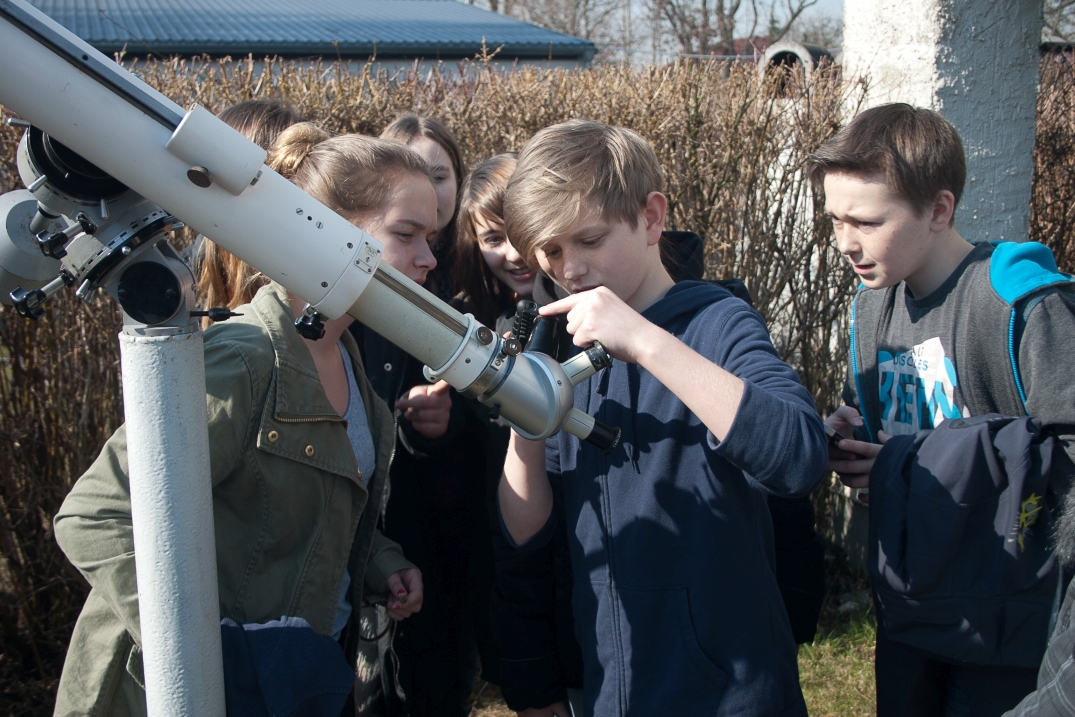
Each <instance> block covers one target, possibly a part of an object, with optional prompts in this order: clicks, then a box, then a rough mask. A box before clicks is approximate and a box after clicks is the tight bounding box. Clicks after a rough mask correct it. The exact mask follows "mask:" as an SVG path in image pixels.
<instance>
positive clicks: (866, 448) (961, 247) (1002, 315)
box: [809, 104, 1075, 717]
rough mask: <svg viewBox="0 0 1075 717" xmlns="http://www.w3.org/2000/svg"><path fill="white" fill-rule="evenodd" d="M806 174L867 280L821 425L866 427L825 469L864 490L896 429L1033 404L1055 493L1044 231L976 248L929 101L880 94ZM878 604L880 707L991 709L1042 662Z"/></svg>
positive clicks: (956, 158) (1068, 335) (1072, 332)
mask: <svg viewBox="0 0 1075 717" xmlns="http://www.w3.org/2000/svg"><path fill="white" fill-rule="evenodd" d="M809 173H810V178H811V180H812V181H813V183H814V185H815V186H816V187H818V188H819V189H822V188H823V190H824V194H825V207H826V211H827V212H828V214H829V216H830V217H831V219H832V222H833V229H834V233H835V235H836V242H837V245H838V247H839V249H840V252H841V253H842V254H843V255H844V256H845V257H846V258H847V260H848V261H849V262H850V263H851V264H852V266H853V268H854V270H855V273H856V274H858V276H859V278H860V279H861V281H862V285H863V286H862V288H861V289H860V291H859V293H858V295H857V296H856V297H855V303H854V306H853V309H852V317H851V325H852V329H851V331H852V333H851V343H852V346H851V352H850V353H851V356H850V364H851V365H850V367H849V372H848V382H847V384H846V385H845V389H844V402H845V404H846V405H845V406H843V407H841V408H840V409H838V410H837V412H836V413H835V414H834V415H833V416H830V417H829V419H828V421H827V423H828V424H829V425H830V426H831V427H832V428H834V429H836V430H837V431H838V432H840V433H841V434H842V435H847V436H849V435H851V434H852V432H854V433H855V435H856V437H858V438H865V439H868V440H855V439H843V440H840V441H838V443H837V444H836V445H834V446H832V447H831V448H830V461H829V468H830V469H831V470H833V471H835V472H836V473H837V474H838V475H839V476H840V478H841V480H842V481H843V482H844V484H845V485H848V486H850V487H852V488H860V489H862V488H867V487H868V486H869V482H870V473H871V470H872V469H873V465H874V460H875V459H876V457H877V455H878V454H879V453H880V450H881V445H882V444H883V443H885V442H886V441H887V440H888V438H889V437H891V436H892V435H906V434H913V433H915V432H917V431H920V430H923V429H931V428H935V427H936V426H938V425H939V424H940V423H941V422H942V421H944V420H946V419H956V418H964V417H969V416H971V415H981V414H984V413H1001V414H1005V415H1012V416H1022V415H1030V416H1033V417H1035V418H1038V419H1040V420H1041V422H1042V423H1043V425H1044V427H1045V429H1046V430H1048V431H1050V432H1052V433H1053V434H1054V435H1056V436H1057V438H1058V441H1057V448H1056V450H1055V451H1054V457H1053V470H1052V472H1051V473H1050V475H1049V481H1050V489H1051V491H1050V492H1053V493H1056V494H1059V493H1062V492H1063V491H1064V488H1066V486H1067V485H1068V484H1069V483H1070V481H1071V477H1072V474H1073V473H1075V468H1073V465H1075V464H1073V462H1072V457H1073V456H1075V448H1073V440H1072V439H1073V437H1075V436H1073V433H1075V382H1073V381H1071V380H1070V376H1071V371H1070V368H1069V361H1070V354H1071V346H1072V343H1071V342H1072V337H1073V336H1075V298H1073V297H1075V294H1073V293H1072V281H1071V278H1070V277H1068V276H1066V275H1063V274H1060V273H1059V272H1057V271H1056V267H1055V264H1054V263H1053V260H1052V255H1051V253H1050V252H1049V250H1048V249H1047V248H1046V247H1044V246H1042V245H1040V244H1034V243H1029V242H1028V243H1025V244H1014V243H1010V242H1006V243H1001V244H999V245H997V246H993V245H991V244H980V245H977V246H975V245H973V244H971V243H970V242H968V241H966V240H965V239H963V237H961V236H960V235H959V233H958V232H957V231H956V229H955V224H954V216H955V208H956V205H957V204H958V203H959V198H960V195H961V194H962V191H963V184H964V181H965V178H966V165H965V159H964V154H963V146H962V143H961V141H960V139H959V135H958V133H957V132H956V131H955V129H954V128H953V127H952V126H951V125H950V124H949V123H948V122H946V121H945V120H944V119H943V118H942V117H941V116H940V115H939V114H937V113H936V112H932V111H929V110H923V109H915V108H913V107H911V106H909V105H904V104H893V105H884V106H881V107H875V108H873V109H870V110H867V111H866V112H863V113H862V114H860V115H858V116H857V117H856V118H855V119H854V120H853V121H852V122H851V123H850V124H849V125H848V126H847V127H846V128H845V129H843V130H842V131H841V132H839V133H838V134H837V135H836V136H835V137H834V138H833V139H832V140H830V141H829V142H828V143H826V144H825V145H824V146H823V147H822V148H821V149H820V150H819V151H818V152H817V153H815V155H814V156H813V157H812V158H811V162H810V165H809ZM912 500H913V498H912ZM921 509H922V510H928V506H921ZM936 547H938V548H940V547H943V546H936ZM884 617H885V616H884V612H883V610H882V611H881V614H879V616H878V635H877V652H876V659H875V669H876V675H877V710H878V715H879V717H888V716H890V715H908V716H910V715H914V716H916V717H919V716H923V715H945V716H954V715H963V714H966V715H976V716H980V717H988V716H989V715H1000V714H1001V713H1003V712H1004V711H1005V710H1007V709H1010V708H1011V707H1013V706H1014V705H1015V704H1016V703H1018V702H1019V700H1020V699H1022V697H1023V696H1025V695H1026V694H1027V693H1029V692H1031V691H1032V690H1033V689H1034V687H1035V679H1036V675H1037V668H1036V665H1019V666H1013V665H997V664H973V663H967V662H958V661H955V660H951V659H946V658H943V657H941V656H939V655H936V654H932V653H930V652H926V651H925V650H922V649H919V648H916V647H913V646H911V645H907V644H903V643H900V642H897V641H895V640H893V639H889V638H888V637H887V636H886V634H885V629H884V622H885V619H884ZM974 617H975V616H974V615H968V616H967V621H966V622H967V624H968V625H969V627H968V629H974V625H973V623H974ZM1044 622H1047V618H1046V620H1045V621H1044ZM1042 647H1043V649H1044V641H1042ZM1039 659H1040V658H1039Z"/></svg>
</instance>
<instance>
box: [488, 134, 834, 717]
mask: <svg viewBox="0 0 1075 717" xmlns="http://www.w3.org/2000/svg"><path fill="white" fill-rule="evenodd" d="M662 187H663V177H662V174H661V170H660V167H659V164H658V162H657V158H656V156H655V154H654V152H653V149H652V147H650V145H649V144H648V143H647V142H646V141H645V140H644V139H642V138H641V137H640V136H638V135H637V134H635V133H634V132H631V131H630V130H626V129H622V128H617V127H610V126H607V125H604V124H601V123H598V122H590V121H579V120H576V121H571V122H566V123H563V124H560V125H556V126H553V127H549V128H546V129H544V130H542V131H541V132H539V133H538V134H537V135H535V136H534V138H533V139H531V140H530V141H529V142H528V143H527V144H526V146H525V147H524V148H523V151H522V153H521V154H520V156H519V163H518V167H517V168H516V170H515V173H514V174H513V175H512V178H511V181H510V183H509V185H508V190H507V195H506V197H505V202H504V208H505V220H506V222H505V224H506V230H507V235H508V236H509V237H510V238H511V242H512V244H514V245H515V247H516V248H517V249H518V250H519V251H520V253H522V254H523V255H524V256H526V257H527V258H528V259H532V260H533V261H534V262H535V263H536V264H537V265H538V266H540V267H541V269H542V270H543V271H544V272H545V273H546V274H548V276H549V277H551V278H552V279H553V280H554V281H555V282H556V283H557V284H559V285H560V286H561V287H563V288H564V289H566V290H567V291H568V292H570V293H571V296H569V297H567V298H565V299H562V300H560V301H557V302H554V303H552V304H549V305H547V306H545V307H543V308H542V310H541V313H542V314H545V315H550V314H560V313H565V314H567V330H568V332H569V333H571V334H573V339H574V343H575V344H576V345H577V346H585V345H588V344H590V343H591V342H593V341H600V342H601V343H602V344H603V345H604V346H605V348H606V349H607V350H608V351H609V353H610V354H611V355H612V356H613V357H614V358H615V359H617V360H616V361H614V362H613V365H612V368H611V369H609V370H607V371H603V372H602V373H600V374H598V375H597V376H594V377H593V378H591V379H588V380H587V381H585V382H583V383H581V384H579V385H578V386H577V387H576V388H575V406H577V407H578V408H580V409H581V410H583V411H586V412H587V413H589V414H592V415H594V416H595V417H596V418H597V419H598V420H600V421H604V422H605V423H607V424H609V425H613V426H618V427H620V428H621V429H622V439H621V441H620V443H619V445H618V446H617V447H616V448H615V449H614V451H613V452H612V453H611V454H610V455H604V454H603V453H602V452H601V451H600V450H597V449H596V448H594V447H593V446H590V445H589V444H583V443H580V442H579V441H578V440H577V439H575V438H574V437H572V436H570V435H568V434H566V433H564V432H561V433H559V434H557V435H555V436H553V437H552V438H549V439H548V440H547V441H539V442H532V441H527V440H525V439H523V438H521V437H520V436H519V435H517V434H514V433H513V435H512V438H511V444H510V446H509V449H508V456H507V460H506V462H505V466H504V476H503V478H502V480H501V484H500V491H499V499H500V510H501V516H502V519H503V523H504V527H505V529H506V532H507V534H508V537H510V538H511V540H512V541H513V543H514V544H515V545H517V546H518V549H519V550H522V551H527V550H537V549H540V548H541V547H542V546H544V545H545V544H546V543H547V542H548V541H549V540H550V538H551V532H552V530H554V526H555V525H565V524H566V529H567V532H568V542H569V546H570V551H571V564H572V570H573V572H574V583H575V584H574V589H573V597H572V605H573V612H574V616H575V632H576V635H577V636H578V638H579V642H580V644H581V646H582V652H583V663H584V690H585V696H586V712H587V714H592V715H601V716H605V715H639V716H650V715H701V714H705V715H733V714H734V715H758V716H762V715H764V716H770V715H771V716H773V717H776V716H777V715H787V716H791V715H795V716H796V717H800V716H804V715H805V714H806V707H805V705H804V703H803V698H802V693H801V691H800V689H799V684H798V668H797V663H796V651H795V643H794V641H793V639H792V634H791V629H790V626H789V624H788V618H787V615H786V613H785V610H784V607H783V603H782V601H781V597H780V591H779V590H778V588H777V583H776V579H775V577H774V573H773V561H774V557H773V547H772V525H771V522H770V520H769V516H768V514H767V508H766V504H765V503H766V500H765V495H766V493H772V494H776V495H784V496H793V495H802V494H805V493H807V492H809V491H810V490H811V489H813V488H814V486H815V485H817V483H818V481H819V480H820V478H821V475H822V471H823V470H824V465H825V460H826V448H825V439H824V434H823V431H822V424H821V421H820V419H819V418H818V416H817V412H816V410H815V408H814V403H813V401H812V400H811V397H810V395H809V394H808V393H807V392H806V390H805V389H804V388H803V387H802V385H801V384H800V382H799V380H798V378H797V376H796V375H795V372H794V371H793V370H792V369H791V368H789V367H788V366H787V365H786V364H785V363H784V362H782V361H781V360H780V358H779V357H778V356H777V353H776V351H775V350H774V348H773V346H772V343H771V342H770V340H769V335H768V332H767V331H766V328H765V324H764V323H763V321H762V319H761V317H760V316H759V315H758V314H757V313H756V312H755V311H754V310H753V309H751V308H750V307H749V306H748V305H747V304H746V303H745V302H743V301H741V300H739V299H736V298H734V297H733V296H732V295H731V294H730V293H729V292H728V291H726V290H725V289H723V288H721V287H719V286H715V285H712V284H708V283H704V282H692V281H686V282H680V283H678V284H674V282H673V281H672V279H671V278H670V276H669V275H668V272H667V271H666V270H665V268H664V266H663V264H662V263H661V255H660V246H659V241H660V237H661V232H662V230H663V229H664V222H665V216H666V211H667V206H668V200H667V199H666V197H665V195H664V194H662V193H661V189H662ZM554 513H556V514H557V515H559V516H560V517H561V519H560V520H557V519H556V516H555V515H554ZM550 649H554V647H552V646H550ZM528 713H529V714H530V715H542V716H546V715H558V716H559V715H566V714H567V712H566V710H564V707H563V705H562V704H559V703H557V704H554V705H551V706H549V707H548V708H546V709H544V710H528Z"/></svg>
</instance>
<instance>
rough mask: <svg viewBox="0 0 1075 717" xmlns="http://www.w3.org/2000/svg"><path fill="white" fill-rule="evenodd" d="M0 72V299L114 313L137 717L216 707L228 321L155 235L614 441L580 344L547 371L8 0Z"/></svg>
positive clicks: (471, 391) (544, 421)
mask: <svg viewBox="0 0 1075 717" xmlns="http://www.w3.org/2000/svg"><path fill="white" fill-rule="evenodd" d="M0 67H2V68H3V71H2V72H0V104H2V105H4V106H5V107H7V108H8V109H10V110H11V111H13V112H14V113H15V114H16V115H18V118H19V119H15V120H14V121H13V124H15V125H16V126H21V127H22V128H23V129H24V130H25V131H24V133H23V135H22V138H21V140H20V143H19V147H18V169H19V174H20V177H21V178H22V180H23V182H24V183H25V184H26V189H23V190H16V191H14V192H9V193H8V194H5V195H3V196H2V197H0V301H4V302H5V303H9V302H10V303H12V304H14V305H15V307H16V309H17V310H18V312H19V313H20V314H21V315H23V316H25V317H28V318H30V319H41V318H42V317H43V316H44V315H45V310H44V308H43V306H45V305H46V303H47V302H48V300H49V298H50V297H52V296H54V295H55V294H57V293H58V292H60V291H63V290H65V289H73V290H74V291H75V293H76V295H77V296H79V297H81V298H83V299H88V298H89V297H91V296H92V295H93V294H94V293H95V292H97V291H98V290H101V289H103V290H104V291H106V292H107V293H108V294H110V295H111V296H112V297H114V298H115V299H116V301H117V302H118V303H119V305H120V307H121V308H122V310H123V330H122V333H121V335H120V346H121V357H122V360H123V379H124V407H125V414H126V420H127V437H128V440H127V443H128V453H129V455H128V462H129V472H130V485H131V510H132V517H133V522H134V541H135V544H136V546H137V548H136V554H137V559H136V567H137V575H138V586H139V610H140V621H141V628H142V640H143V644H142V649H143V655H144V662H145V676H146V694H147V700H148V707H149V712H150V714H154V715H158V714H159V715H169V716H170V715H181V714H182V715H185V714H191V715H195V714H197V715H223V687H222V678H221V677H220V674H219V673H220V664H221V663H220V646H219V642H220V639H219V638H220V636H219V626H218V624H217V620H218V619H219V614H218V613H219V607H218V604H217V591H216V574H215V559H211V558H212V557H213V555H214V554H215V553H214V552H212V551H214V550H215V543H214V541H213V526H212V498H211V491H210V486H209V481H208V480H207V477H208V475H209V464H208V448H207V445H208V437H207V430H206V427H205V403H204V394H205V391H204V380H205V379H204V367H203V366H202V363H201V346H202V344H201V332H200V328H199V326H200V322H199V320H198V317H199V316H201V315H205V314H206V312H210V313H209V316H210V318H213V319H220V318H226V314H227V312H226V311H223V310H218V309H214V308H213V307H204V308H201V309H199V307H197V306H196V304H195V285H194V276H193V273H192V272H191V270H190V268H189V267H188V266H187V265H186V263H185V262H184V261H183V260H182V258H181V257H180V256H179V254H178V253H177V252H176V251H175V250H174V249H173V248H172V247H171V246H170V245H169V244H168V242H167V240H166V238H167V235H168V233H169V232H170V231H171V230H174V229H176V228H178V227H179V226H181V225H182V224H185V225H187V226H189V227H191V228H192V229H194V230H195V231H197V232H200V233H201V234H204V235H205V236H207V237H210V238H212V240H213V241H215V242H216V243H217V244H219V245H220V246H221V247H223V248H224V249H226V250H228V251H230V252H231V253H233V254H235V255H236V256H238V257H239V258H240V259H242V260H243V261H245V262H246V263H248V264H250V265H251V266H253V267H255V268H256V269H258V270H259V271H260V272H261V273H262V274H264V275H265V276H267V277H268V278H270V279H271V280H273V281H276V282H278V283H280V284H281V285H283V286H284V287H285V288H287V289H288V290H289V291H291V292H292V293H293V294H295V295H296V296H299V297H302V299H303V300H305V301H306V302H308V303H307V305H306V308H305V311H304V312H303V314H302V315H301V316H299V317H298V318H297V321H296V327H297V329H298V330H300V333H302V334H303V335H304V336H306V337H307V338H317V336H318V334H319V332H320V324H321V321H322V320H323V319H324V318H328V319H334V318H337V317H339V316H342V315H343V314H345V313H347V314H350V315H351V316H353V317H354V318H355V319H357V320H358V321H360V322H361V323H362V324H364V325H365V326H367V327H369V328H370V329H372V330H373V331H376V332H377V333H379V334H381V335H382V336H384V337H385V338H387V339H388V340H389V341H391V342H393V343H395V344H396V345H398V346H399V347H400V348H402V349H403V350H404V351H406V352H407V353H409V354H410V355H412V356H414V357H415V358H417V359H418V360H420V361H421V362H422V363H423V364H425V366H426V369H425V374H426V377H427V378H428V379H429V380H430V381H435V380H440V379H443V380H445V381H447V382H448V383H449V384H450V385H451V386H453V387H454V388H456V389H457V390H458V391H459V392H460V393H462V394H463V395H465V396H468V397H471V398H474V399H477V400H478V401H481V402H482V403H484V404H486V405H488V406H490V407H491V408H492V409H493V410H494V412H496V413H498V414H499V415H500V416H502V417H503V418H505V419H506V420H507V421H508V422H509V423H510V424H511V425H512V426H513V427H514V429H515V430H516V431H517V432H518V433H519V434H520V435H522V436H523V437H525V438H528V439H531V440H539V439H543V438H545V437H547V436H550V435H552V434H553V433H555V432H557V431H559V430H565V431H568V432H569V433H571V434H572V435H575V436H577V437H578V438H580V439H582V440H584V441H588V442H590V443H592V444H594V445H595V446H596V447H597V448H599V449H601V450H603V451H606V452H608V451H610V450H612V449H613V448H614V447H615V445H616V444H617V442H618V441H619V430H618V429H615V428H611V427H608V426H604V425H602V424H600V423H598V422H597V421H595V420H594V419H593V418H592V417H591V416H588V415H586V414H585V413H583V412H582V411H580V410H578V409H576V408H574V407H573V400H574V392H573V390H572V388H573V386H574V385H576V384H577V383H579V382H581V381H582V380H584V379H586V378H588V377H589V376H592V375H593V374H594V373H595V372H596V371H598V370H600V369H601V368H603V367H606V366H608V365H609V363H610V359H609V357H608V355H607V354H606V353H605V352H604V350H603V349H602V348H601V347H600V346H599V345H594V346H591V347H589V348H588V349H587V350H585V351H582V352H580V353H578V354H577V355H576V356H574V357H573V358H571V359H569V360H567V361H566V362H564V363H560V362H559V361H557V360H556V359H554V358H553V357H552V356H550V355H549V354H548V353H545V352H542V351H537V350H523V346H522V343H521V342H520V341H518V340H517V339H516V338H504V337H501V336H498V335H497V334H496V332H494V331H493V330H491V329H490V328H489V327H486V326H483V325H482V324H480V323H479V322H478V321H476V320H475V319H474V317H473V316H471V315H469V314H467V315H464V314H461V313H460V312H458V311H456V310H455V309H453V308H452V307H451V306H449V305H448V304H446V303H445V302H443V301H441V300H440V299H438V298H437V297H435V296H433V295H432V294H430V293H428V292H427V291H425V290H423V289H422V288H421V287H420V286H418V285H417V284H415V283H414V282H412V281H411V280H409V279H408V278H407V277H406V276H404V275H403V274H402V273H401V272H399V271H397V270H395V269H394V268H392V267H391V266H389V265H388V264H387V263H385V262H383V261H382V260H381V256H382V253H383V247H382V245H381V244H380V242H378V241H377V240H376V239H374V238H373V237H371V236H369V235H368V234H366V233H365V232H363V231H362V230H361V229H359V228H357V227H355V226H353V225H352V224H351V223H350V222H349V221H347V220H346V219H344V218H343V217H341V216H339V215H337V214H335V213H334V212H332V211H331V210H330V209H328V208H327V207H326V206H324V205H323V204H321V203H320V202H318V201H317V200H315V199H314V198H312V197H311V196H309V195H308V194H306V193H305V192H304V191H302V190H301V189H299V188H298V187H296V186H295V185H293V184H292V183H291V182H289V181H288V180H286V179H284V178H283V177H282V176H280V175H279V174H277V173H276V172H274V171H273V170H271V169H269V168H268V167H267V166H265V164H264V161H265V156H266V153H265V151H264V150H263V149H261V148H260V147H259V146H257V145H256V144H254V143H253V142H252V141H250V140H249V139H247V138H246V137H245V136H243V135H242V134H240V133H239V132H237V131H236V130H234V129H233V128H231V127H230V126H228V125H227V124H225V123H224V122H222V121H221V120H219V119H218V118H216V117H215V116H214V115H213V114H212V113H210V112H209V111H208V110H206V109H205V108H203V107H199V106H194V107H193V108H191V109H190V110H189V111H185V110H184V109H183V108H181V107H179V106H178V105H176V104H175V103H174V102H172V101H171V100H169V99H168V98H167V97H165V96H163V95H162V94H160V93H159V92H157V91H156V90H154V89H153V88H151V87H150V86H149V85H147V84H146V83H145V82H143V81H141V80H140V79H138V78H137V77H135V76H134V75H132V74H131V73H129V72H127V71H126V70H124V69H123V68H122V67H120V66H119V65H117V64H116V63H115V62H113V61H112V60H111V59H109V58H107V57H105V56H104V55H102V54H101V53H99V52H97V51H96V50H94V49H93V48H92V47H90V46H89V45H88V44H87V43H85V42H83V41H82V40H81V39H79V38H78V37H77V36H75V35H73V34H72V33H70V32H69V31H68V30H66V29H65V28H63V27H62V26H60V25H59V24H58V23H56V22H54V21H53V20H51V19H50V18H48V17H47V16H46V15H44V14H43V13H41V12H40V11H38V10H37V9H36V8H34V7H33V6H31V5H29V4H28V3H26V2H24V0H0ZM370 181H377V178H375V177H371V178H370ZM199 402H200V404H199ZM199 411H200V414H199ZM199 415H200V426H199V419H198V416H199Z"/></svg>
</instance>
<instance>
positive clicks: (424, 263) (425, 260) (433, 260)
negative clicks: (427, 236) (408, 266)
mask: <svg viewBox="0 0 1075 717" xmlns="http://www.w3.org/2000/svg"><path fill="white" fill-rule="evenodd" d="M418 245H419V246H418V253H417V254H415V256H414V265H415V267H417V268H419V269H425V270H426V271H432V270H433V268H434V267H435V266H436V265H437V257H435V256H433V249H431V248H430V246H429V242H424V241H419V242H418Z"/></svg>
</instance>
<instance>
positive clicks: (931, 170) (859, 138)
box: [807, 103, 967, 216]
mask: <svg viewBox="0 0 1075 717" xmlns="http://www.w3.org/2000/svg"><path fill="white" fill-rule="evenodd" d="M830 172H834V173H844V174H853V175H875V174H880V175H882V176H884V178H885V184H886V185H888V188H889V189H890V190H891V191H892V192H893V193H894V194H896V196H898V197H900V198H902V199H905V200H907V201H908V202H910V203H911V205H912V206H913V207H914V208H915V211H917V212H918V214H919V216H922V214H924V213H925V212H926V211H927V210H928V209H929V207H930V205H932V204H933V201H934V200H935V199H936V197H937V193H938V192H940V191H942V190H948V191H950V192H951V193H952V194H953V195H955V203H956V204H957V205H958V204H959V199H960V197H962V196H963V185H964V183H965V182H966V180H967V160H966V157H965V156H964V154H963V142H962V141H961V140H960V138H959V133H958V132H956V128H955V127H953V126H952V125H951V124H950V123H949V122H948V120H946V119H944V117H941V115H940V114H939V113H937V112H934V111H933V110H927V109H921V108H917V107H912V106H911V105H908V104H903V103H894V104H888V105H881V106H879V107H873V108H871V109H868V110H866V111H865V112H862V113H860V114H858V115H857V116H856V117H855V118H854V119H853V120H851V123H850V124H849V125H847V126H846V127H844V128H843V129H842V130H840V131H839V132H837V133H836V136H835V137H833V138H832V139H830V140H829V141H828V142H826V143H825V144H824V145H822V146H821V149H819V150H818V151H816V152H814V154H813V155H812V156H811V157H810V159H809V160H808V161H807V173H808V175H809V177H810V181H811V183H812V184H813V185H814V188H815V189H816V190H817V191H819V192H820V191H822V190H823V189H824V184H825V175H827V174H828V173H830Z"/></svg>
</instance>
